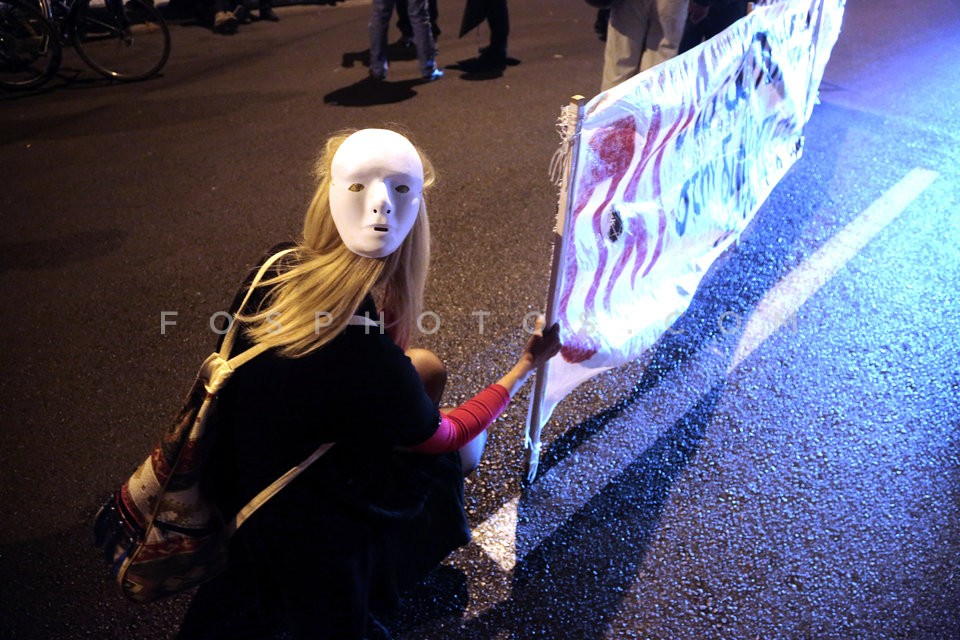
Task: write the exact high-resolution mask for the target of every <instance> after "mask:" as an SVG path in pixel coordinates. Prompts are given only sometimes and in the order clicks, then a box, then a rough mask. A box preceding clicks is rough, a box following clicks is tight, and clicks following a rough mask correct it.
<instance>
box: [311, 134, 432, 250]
mask: <svg viewBox="0 0 960 640" xmlns="http://www.w3.org/2000/svg"><path fill="white" fill-rule="evenodd" d="M330 177H331V183H330V213H331V214H332V215H333V222H334V224H336V226H337V231H338V232H340V238H341V239H342V240H343V243H344V244H345V245H346V246H347V248H348V249H350V250H351V251H353V252H354V253H357V254H359V255H361V256H366V257H367V258H383V257H385V256H388V255H390V254H391V253H393V252H394V251H396V250H397V248H398V247H399V246H400V245H401V244H402V243H403V240H404V239H405V238H406V237H407V234H408V233H410V229H412V228H413V224H414V222H416V220H417V215H419V212H420V203H421V201H422V199H423V162H422V161H421V160H420V155H419V154H418V153H417V150H416V149H415V148H414V146H413V145H412V144H411V143H410V141H409V140H407V139H406V138H404V137H403V136H402V135H400V134H399V133H396V132H394V131H388V130H386V129H362V130H360V131H357V132H356V133H354V134H352V135H350V136H349V137H348V138H347V139H346V140H344V141H343V143H342V144H341V145H340V148H339V149H337V152H336V153H335V154H334V156H333V163H332V166H331V168H330Z"/></svg>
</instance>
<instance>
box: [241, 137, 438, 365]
mask: <svg viewBox="0 0 960 640" xmlns="http://www.w3.org/2000/svg"><path fill="white" fill-rule="evenodd" d="M351 133H353V131H344V132H341V133H339V134H336V135H334V136H332V137H331V138H330V139H329V140H327V143H326V145H325V147H324V149H323V151H322V152H321V154H320V157H319V159H318V160H317V163H316V167H315V174H316V177H317V178H318V180H319V182H318V185H317V190H316V192H315V193H314V195H313V200H312V201H311V202H310V206H309V207H308V209H307V214H306V217H305V219H304V223H303V238H302V239H301V240H300V241H299V242H298V243H297V246H296V249H295V251H294V256H295V263H296V264H295V266H293V267H292V268H290V269H289V270H287V271H285V272H283V273H281V274H279V275H277V276H275V277H272V278H269V279H268V280H266V281H264V282H263V283H262V285H261V286H264V287H269V289H270V292H269V294H268V295H267V296H266V298H265V299H264V301H263V303H262V304H261V305H260V308H259V309H258V310H257V311H256V312H254V313H250V314H238V318H239V319H240V320H241V321H243V322H245V323H247V328H246V335H247V337H248V338H249V339H250V340H251V341H252V342H254V343H256V344H267V345H269V346H270V347H271V348H275V349H277V351H278V352H279V353H280V355H282V356H285V357H289V358H297V357H301V356H304V355H306V354H308V353H310V352H311V351H314V350H315V349H318V348H319V347H322V346H323V345H325V344H326V343H328V342H330V341H331V340H333V338H335V337H336V336H337V335H338V334H339V333H340V332H341V331H343V329H344V328H345V327H346V326H347V323H348V321H349V320H350V316H351V315H353V313H354V312H355V311H356V309H357V307H358V306H359V305H360V303H361V302H362V301H363V299H364V298H365V297H366V296H367V294H369V293H371V292H372V291H373V290H374V289H375V288H377V289H382V295H381V300H380V310H381V311H382V312H383V317H384V318H385V320H386V322H387V329H388V331H389V333H390V334H391V336H392V337H393V339H394V340H395V341H396V342H397V344H399V345H400V347H401V348H404V349H405V348H407V347H408V346H409V345H410V343H411V341H412V338H413V336H414V331H415V329H416V323H417V320H418V318H419V317H420V312H421V311H422V309H423V292H424V288H425V286H426V280H427V269H428V266H429V263H430V224H429V221H428V218H427V208H426V198H425V197H424V198H421V205H420V212H419V214H418V215H417V220H416V222H415V223H414V225H413V229H412V230H411V231H410V233H409V234H408V235H407V237H406V238H405V239H404V241H403V243H402V244H401V245H400V247H399V248H398V249H397V250H396V251H394V252H393V253H392V254H390V255H388V256H386V257H384V258H366V257H363V256H361V255H358V254H356V253H353V252H352V251H350V250H349V249H348V248H347V247H346V245H344V244H343V241H342V240H341V239H340V234H339V232H338V231H337V227H336V225H335V224H334V222H333V216H331V214H330V204H329V199H330V181H331V177H330V165H331V163H332V161H333V155H334V154H335V153H336V152H337V149H338V148H340V145H341V144H342V143H343V141H344V140H346V139H347V137H348V136H349V135H350V134H351ZM407 137H409V136H407ZM417 152H418V153H419V154H420V159H421V160H422V162H423V188H424V194H426V191H427V189H428V188H429V187H430V186H432V185H433V184H434V182H435V181H436V176H435V173H434V169H433V164H432V163H431V162H430V160H429V159H428V158H427V157H426V155H424V153H423V152H422V151H421V150H420V149H419V148H418V149H417ZM318 314H330V316H329V317H327V316H325V315H324V322H319V321H318ZM331 320H332V321H331ZM328 321H329V322H328ZM324 325H325V326H324Z"/></svg>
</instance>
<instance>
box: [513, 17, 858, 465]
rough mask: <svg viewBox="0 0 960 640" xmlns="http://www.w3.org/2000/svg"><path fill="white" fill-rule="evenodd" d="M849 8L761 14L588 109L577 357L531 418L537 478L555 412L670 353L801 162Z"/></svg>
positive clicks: (563, 316) (572, 207)
mask: <svg viewBox="0 0 960 640" xmlns="http://www.w3.org/2000/svg"><path fill="white" fill-rule="evenodd" d="M843 7H844V0H780V1H778V2H773V3H769V4H765V5H762V6H758V7H756V8H755V9H754V10H753V11H752V12H751V13H750V14H749V15H748V16H747V17H746V18H744V19H742V20H739V21H738V22H737V23H735V24H734V25H732V26H731V27H730V28H728V29H727V30H726V31H724V32H723V33H721V34H720V35H718V36H716V37H715V38H712V39H710V40H708V41H707V42H705V43H703V44H702V45H700V46H698V47H697V48H695V49H693V50H691V51H688V52H686V53H685V54H683V55H681V56H678V57H676V58H673V59H671V60H668V61H666V62H664V63H662V64H660V65H658V66H656V67H654V68H652V69H649V70H647V71H645V72H644V73H641V74H639V75H637V76H635V77H634V78H632V79H630V80H628V81H627V82H625V83H623V84H621V85H619V86H617V87H614V88H612V89H610V90H609V91H606V92H604V93H601V94H600V95H598V96H596V97H595V98H594V99H593V100H591V101H590V102H589V103H588V104H587V105H586V108H585V110H584V117H583V119H582V121H581V123H580V126H581V133H580V139H579V144H578V147H579V151H578V153H577V154H576V157H575V158H572V163H573V164H572V165H571V167H570V169H569V171H570V175H571V176H572V179H571V183H570V184H568V185H564V186H563V192H564V193H566V192H569V193H568V196H567V197H565V198H562V200H564V201H562V202H561V207H565V206H566V205H565V203H569V206H566V210H565V211H563V210H562V211H561V214H560V216H559V219H560V220H561V221H562V220H565V219H566V220H567V223H566V225H565V230H559V229H558V232H559V233H561V235H562V240H559V242H562V243H563V244H564V245H565V246H564V247H563V251H562V252H561V255H562V256H563V257H562V258H560V259H559V264H557V265H556V267H555V273H554V278H553V279H552V280H553V282H555V287H556V289H555V291H554V293H553V299H554V305H553V306H554V309H553V311H554V313H555V315H554V317H553V320H555V321H557V322H559V323H560V330H561V336H562V339H563V343H564V346H563V350H562V352H561V354H560V355H558V356H557V357H556V358H554V359H553V360H551V362H550V363H549V364H548V366H547V367H546V370H545V372H541V373H545V375H543V376H541V378H542V379H541V380H538V385H543V387H542V392H538V393H536V394H535V395H534V403H539V405H538V406H532V407H531V419H530V422H529V424H528V445H530V446H531V455H532V456H533V458H534V459H533V463H534V464H533V467H534V471H533V472H535V466H536V457H537V455H538V447H539V434H540V430H541V428H542V426H543V424H544V423H545V422H546V421H547V419H548V418H549V417H550V414H551V413H552V411H553V409H554V407H555V406H556V404H557V403H558V402H560V401H561V400H562V399H563V398H564V397H565V396H566V395H567V394H568V393H569V392H570V391H571V390H572V389H574V388H575V387H576V386H577V385H579V384H580V383H582V382H583V381H585V380H587V379H588V378H590V377H592V376H594V375H596V374H597V373H599V372H601V371H604V370H606V369H609V368H611V367H616V366H620V365H623V364H625V363H627V362H630V361H632V360H634V359H636V358H637V357H638V356H640V355H641V354H642V353H644V351H646V350H647V349H649V348H650V346H651V345H653V344H654V343H655V342H656V341H657V339H658V338H659V337H660V336H661V335H662V334H663V333H664V332H665V331H666V330H667V329H668V328H669V327H670V325H671V323H672V322H673V321H674V320H676V319H677V318H678V317H679V316H680V315H681V314H682V313H683V312H684V311H685V310H686V309H687V307H688V306H689V304H690V300H691V298H692V296H693V295H694V293H695V291H696V289H697V286H698V285H699V283H700V280H701V278H702V277H703V276H704V274H705V273H706V271H707V269H708V268H709V267H710V265H711V264H712V263H713V261H714V260H715V259H716V258H717V257H718V256H719V255H720V254H722V253H723V251H724V250H726V249H727V247H728V246H729V245H730V244H731V243H733V242H734V241H736V240H737V238H738V237H739V236H740V234H741V233H742V232H743V230H744V229H745V228H746V227H747V225H748V224H749V223H750V221H751V220H752V219H753V216H754V214H755V213H756V212H757V210H758V209H759V207H760V205H761V204H762V203H763V201H764V200H765V199H766V198H767V196H768V195H769V194H770V191H771V190H772V189H773V187H774V186H775V185H776V184H777V182H778V181H779V180H780V179H781V178H782V177H783V175H784V174H785V173H786V171H787V169H789V167H790V166H791V165H792V164H793V163H794V162H795V161H796V160H797V158H799V157H800V154H801V151H802V145H803V138H802V131H803V126H804V125H805V124H806V122H807V121H808V120H809V118H810V115H811V112H812V110H813V106H814V103H815V102H816V98H817V94H818V87H819V85H820V80H821V78H822V77H823V71H824V67H825V66H826V63H827V60H828V58H829V55H830V51H831V49H832V48H833V45H834V43H835V42H836V40H837V37H838V35H839V31H840V23H841V20H842V17H843ZM568 142H569V141H567V143H568ZM531 475H532V473H531Z"/></svg>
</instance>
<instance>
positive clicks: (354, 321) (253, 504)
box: [219, 249, 382, 539]
mask: <svg viewBox="0 0 960 640" xmlns="http://www.w3.org/2000/svg"><path fill="white" fill-rule="evenodd" d="M291 251H293V249H285V250H283V251H280V252H279V253H276V254H274V255H272V256H270V258H269V259H267V261H266V262H264V263H263V265H261V267H260V269H259V271H257V275H256V276H254V278H253V281H252V282H251V283H250V288H249V289H248V290H247V295H246V296H244V298H243V302H241V303H240V309H239V310H238V311H243V308H244V307H246V306H247V302H248V301H249V300H250V296H251V294H252V293H253V290H254V289H255V288H256V286H257V285H258V284H259V283H260V280H261V279H263V276H264V274H266V272H267V269H269V268H270V266H271V265H272V264H273V263H274V262H276V261H277V260H278V259H279V258H280V257H282V256H283V255H284V254H287V253H290V252H291ZM347 324H351V325H359V326H364V327H368V328H370V327H379V328H380V329H381V330H382V327H381V325H380V323H379V322H377V321H376V320H374V319H372V318H370V317H367V316H358V315H353V316H350V319H349V320H348V321H347ZM236 335H237V322H236V321H235V320H234V321H232V322H231V323H230V328H229V329H228V330H227V335H226V336H224V339H223V344H221V346H220V352H219V356H220V358H222V359H223V360H225V361H226V364H227V366H228V367H229V368H230V369H236V368H237V367H239V366H240V365H242V364H244V363H245V362H249V361H250V360H252V359H253V358H255V357H256V356H258V355H260V354H261V353H263V352H264V351H266V350H267V349H268V348H269V347H268V346H267V345H265V344H257V345H254V346H252V347H250V348H249V349H247V350H246V351H244V352H243V353H239V354H237V355H236V356H234V357H233V358H230V359H229V360H227V357H228V356H229V355H230V350H231V349H232V348H233V343H234V340H235V339H236ZM333 445H334V443H333V442H325V443H323V444H322V445H320V446H319V447H317V450H316V451H314V452H313V453H311V454H310V456H309V457H307V459H306V460H304V461H303V462H301V463H300V464H298V465H297V466H295V467H292V468H291V469H290V470H289V471H287V472H286V473H285V474H283V475H282V476H280V477H279V478H277V479H276V480H274V481H273V482H272V483H270V486H268V487H267V488H266V489H264V490H263V491H261V492H260V493H258V494H257V495H256V496H254V497H253V499H252V500H250V502H248V503H247V504H246V505H244V506H243V508H241V509H240V511H239V512H238V513H237V515H235V516H234V517H233V518H232V519H231V520H230V521H229V522H227V523H226V525H225V526H224V531H225V533H226V535H227V538H228V539H229V538H230V536H232V535H233V534H234V532H236V530H237V529H238V528H240V525H242V524H243V523H244V522H245V521H246V520H247V518H249V517H250V516H252V515H253V514H254V512H255V511H256V510H257V509H259V508H260V507H262V506H263V505H264V504H265V503H266V502H267V500H269V499H270V498H272V497H273V496H275V495H276V494H277V493H278V492H279V491H280V490H281V489H283V488H284V487H285V486H287V485H288V484H290V482H291V481H293V479H294V478H296V477H297V476H298V475H300V474H301V473H303V472H304V471H305V470H306V469H307V467H309V466H310V465H311V464H313V463H314V462H316V461H317V460H318V459H319V458H320V456H322V455H323V454H325V453H326V452H327V451H328V450H329V449H330V447H332V446H333Z"/></svg>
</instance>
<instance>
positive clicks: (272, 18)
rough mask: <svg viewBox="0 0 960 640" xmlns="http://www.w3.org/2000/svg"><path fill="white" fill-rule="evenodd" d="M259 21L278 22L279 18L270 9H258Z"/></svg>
mask: <svg viewBox="0 0 960 640" xmlns="http://www.w3.org/2000/svg"><path fill="white" fill-rule="evenodd" d="M260 19H261V20H267V21H269V22H280V16H278V15H277V12H276V11H274V10H273V9H271V8H270V7H266V8H264V9H260Z"/></svg>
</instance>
